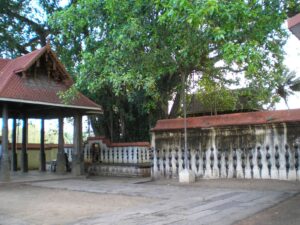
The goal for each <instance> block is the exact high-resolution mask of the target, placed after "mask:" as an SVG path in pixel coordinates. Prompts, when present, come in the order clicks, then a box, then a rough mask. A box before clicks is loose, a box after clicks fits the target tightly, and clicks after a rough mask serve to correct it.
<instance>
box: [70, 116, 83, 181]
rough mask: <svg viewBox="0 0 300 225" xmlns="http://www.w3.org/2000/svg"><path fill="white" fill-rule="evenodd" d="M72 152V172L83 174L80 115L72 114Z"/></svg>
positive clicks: (76, 174)
mask: <svg viewBox="0 0 300 225" xmlns="http://www.w3.org/2000/svg"><path fill="white" fill-rule="evenodd" d="M73 145H74V148H73V152H72V173H73V174H74V175H75V176H80V175H83V173H84V170H83V157H82V151H83V150H82V116H81V115H80V114H77V115H75V116H74V135H73Z"/></svg>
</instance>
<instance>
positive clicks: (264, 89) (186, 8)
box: [0, 0, 299, 140]
mask: <svg viewBox="0 0 300 225" xmlns="http://www.w3.org/2000/svg"><path fill="white" fill-rule="evenodd" d="M6 2H9V4H8V5H7V6H5V7H4V9H3V11H2V14H3V13H4V14H3V15H6V17H5V16H2V17H1V19H3V18H6V20H4V19H3V22H4V24H5V25H2V27H1V29H4V30H5V34H9V35H8V36H9V37H10V36H12V37H13V39H14V40H16V41H15V42H11V43H12V44H11V46H15V45H16V43H17V42H21V43H22V45H24V43H25V42H24V43H23V41H22V40H23V39H24V40H28V39H30V38H29V36H30V35H29V36H24V35H23V34H20V33H18V32H17V31H18V29H19V30H20V27H21V26H22V25H21V26H19V25H18V24H17V23H14V22H13V21H14V20H15V19H16V17H14V16H9V15H7V14H5V13H6V12H10V11H11V9H16V11H17V14H21V15H25V14H24V12H25V11H26V10H27V8H28V7H29V8H30V7H31V9H32V8H35V7H32V5H31V6H30V4H21V3H19V2H18V1H6ZM24 2H27V3H28V2H31V1H24ZM58 2H59V1H55V0H52V1H50V2H49V1H42V0H40V1H39V5H40V7H41V8H42V9H44V11H45V12H46V15H47V16H49V15H50V14H52V13H53V14H52V16H51V21H50V22H49V23H48V21H47V20H45V21H39V22H38V21H36V22H37V23H38V24H39V25H42V27H43V28H44V29H42V30H44V31H45V30H46V31H47V32H49V33H50V34H51V37H52V43H53V44H54V46H55V48H56V51H57V52H58V55H60V57H61V59H62V61H63V63H64V64H65V65H66V66H67V67H68V69H69V71H70V72H71V73H72V74H77V76H76V77H75V80H76V88H78V89H79V90H80V91H82V92H84V93H85V94H87V95H88V96H89V97H91V98H92V99H93V100H95V101H96V102H98V103H99V104H101V105H102V106H103V109H104V115H103V116H102V117H97V118H93V119H92V120H93V121H94V122H93V127H94V129H95V130H96V132H97V131H98V134H100V133H103V134H106V135H108V136H110V137H111V138H114V139H117V140H118V139H123V140H141V139H145V138H147V137H148V132H149V127H151V126H153V124H154V123H155V121H156V120H157V119H160V118H166V117H168V113H167V102H168V100H171V99H172V98H174V96H175V100H176V101H175V103H176V104H175V103H174V106H173V109H172V110H171V112H172V113H171V116H174V117H176V116H178V115H179V113H180V111H179V108H180V104H179V103H180V101H179V100H180V90H181V77H186V79H187V81H190V80H191V79H190V78H191V76H192V74H197V75H198V76H199V77H200V79H202V80H205V79H207V80H211V81H213V84H214V85H212V86H211V87H209V85H207V84H205V83H204V81H203V82H202V83H200V87H199V88H200V90H208V91H210V95H214V96H215V97H214V98H215V99H220V96H226V98H225V99H226V101H224V103H221V102H219V101H218V102H217V101H215V103H214V104H216V105H217V104H221V105H224V104H225V105H224V107H229V105H227V103H230V102H233V99H234V97H232V96H230V94H229V93H227V91H226V87H227V86H230V85H231V84H233V83H234V84H235V85H238V84H241V83H242V84H243V86H244V87H245V88H246V90H247V91H245V93H244V94H245V95H248V96H251V97H253V98H252V99H254V101H256V102H259V103H260V104H263V105H266V107H269V106H272V105H273V104H274V102H275V101H278V97H277V95H276V93H275V92H274V89H275V88H276V87H277V86H278V84H279V82H280V81H281V80H282V74H284V72H285V68H284V67H283V64H282V61H283V50H282V46H283V44H284V42H285V40H286V33H285V31H284V30H283V28H282V27H281V24H282V23H283V21H284V20H285V19H286V18H287V14H291V13H292V14H294V13H295V12H297V10H298V9H299V7H298V6H299V4H297V3H299V2H298V1H297V0H289V1H278V0H276V1H258V0H251V1H245V0H232V1H225V0H218V1H217V0H201V1H199V0H159V1H158V0H136V1H120V0H77V1H70V4H69V5H66V6H65V7H64V8H61V7H59V4H58ZM12 4H14V6H13V8H12V7H10V6H12ZM17 20H20V21H22V20H21V19H18V18H17ZM10 23H11V24H12V25H11V27H9V25H8V24H10ZM32 25H33V24H32ZM0 26H1V25H0ZM28 26H29V28H28V29H25V31H26V32H25V34H27V33H28V32H27V30H28V31H30V29H32V28H31V26H30V25H28ZM33 27H35V26H34V25H33ZM36 32H37V31H36V29H33V33H31V35H33V36H34V34H35V33H36ZM12 34H16V35H12ZM0 37H2V36H0ZM30 37H31V36H30ZM37 37H38V36H37ZM41 37H44V36H41ZM4 39H5V38H4ZM5 40H6V39H5ZM41 40H44V39H42V38H41ZM0 43H1V42H0ZM40 43H42V42H40ZM0 45H1V44H0ZM33 45H34V46H36V43H35V44H33ZM42 45H43V44H42ZM7 46H8V44H7V43H4V44H2V46H1V50H3V49H4V50H5V49H9V48H7ZM11 49H12V48H11ZM18 51H19V50H17V49H12V52H13V53H15V52H18ZM197 85H198V84H197ZM213 88H215V89H216V90H218V91H220V93H219V94H218V95H216V94H214V93H216V90H213ZM66 95H68V94H66ZM222 107H223V106H222ZM99 122H100V123H101V124H102V126H99V125H97V124H96V123H99Z"/></svg>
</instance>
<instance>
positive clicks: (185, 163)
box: [182, 74, 188, 168]
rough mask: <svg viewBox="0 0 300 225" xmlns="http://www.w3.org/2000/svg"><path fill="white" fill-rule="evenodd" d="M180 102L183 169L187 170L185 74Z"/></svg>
mask: <svg viewBox="0 0 300 225" xmlns="http://www.w3.org/2000/svg"><path fill="white" fill-rule="evenodd" d="M182 85H183V86H182V98H183V99H182V101H183V121H184V122H183V123H184V124H183V126H184V165H185V168H188V165H187V121H186V83H185V74H183V76H182Z"/></svg>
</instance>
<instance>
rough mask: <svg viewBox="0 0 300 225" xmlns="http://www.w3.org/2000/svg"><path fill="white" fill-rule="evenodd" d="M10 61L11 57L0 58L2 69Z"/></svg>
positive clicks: (0, 68)
mask: <svg viewBox="0 0 300 225" xmlns="http://www.w3.org/2000/svg"><path fill="white" fill-rule="evenodd" d="M9 61H10V59H0V71H1V70H2V69H3V67H4V66H6V64H7V63H8V62H9Z"/></svg>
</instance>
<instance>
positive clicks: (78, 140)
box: [0, 44, 102, 181]
mask: <svg viewBox="0 0 300 225" xmlns="http://www.w3.org/2000/svg"><path fill="white" fill-rule="evenodd" d="M72 84H73V80H72V78H71V76H70V75H69V74H68V72H67V71H66V69H65V67H64V66H63V65H62V63H61V62H60V61H59V59H58V57H57V56H56V55H55V53H54V52H53V51H52V50H51V48H50V45H49V44H47V45H46V46H45V47H43V48H41V49H38V50H35V51H33V52H31V53H29V54H26V55H23V56H21V57H18V58H15V59H0V111H1V112H2V116H1V117H2V121H3V125H2V140H1V149H2V150H1V154H0V180H2V181H7V180H9V179H10V170H13V171H16V170H17V154H16V119H22V120H23V129H22V150H21V165H20V166H21V171H22V172H27V171H28V155H27V133H28V132H27V123H28V119H29V118H32V119H41V131H40V132H41V134H40V137H41V140H40V166H39V167H40V168H39V169H40V171H45V163H46V159H45V140H44V139H45V135H44V134H45V130H44V120H45V119H58V125H59V129H58V130H59V131H58V136H59V138H58V153H57V159H56V172H58V173H64V172H65V171H66V165H65V164H66V161H65V155H64V137H63V119H64V117H74V142H73V144H74V150H73V153H72V154H73V155H72V172H73V174H75V175H80V174H82V173H83V160H82V116H83V115H88V114H99V113H102V109H101V107H100V106H99V105H97V104H96V103H94V102H93V101H91V100H90V99H89V98H87V97H86V96H84V95H83V94H82V93H80V92H78V93H77V94H76V96H74V98H72V99H70V100H69V101H68V102H65V101H63V100H62V99H61V98H60V97H59V93H63V92H64V91H66V90H68V89H69V88H70V87H71V86H72ZM8 119H12V120H13V129H12V143H11V154H9V151H8V149H9V143H8Z"/></svg>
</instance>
